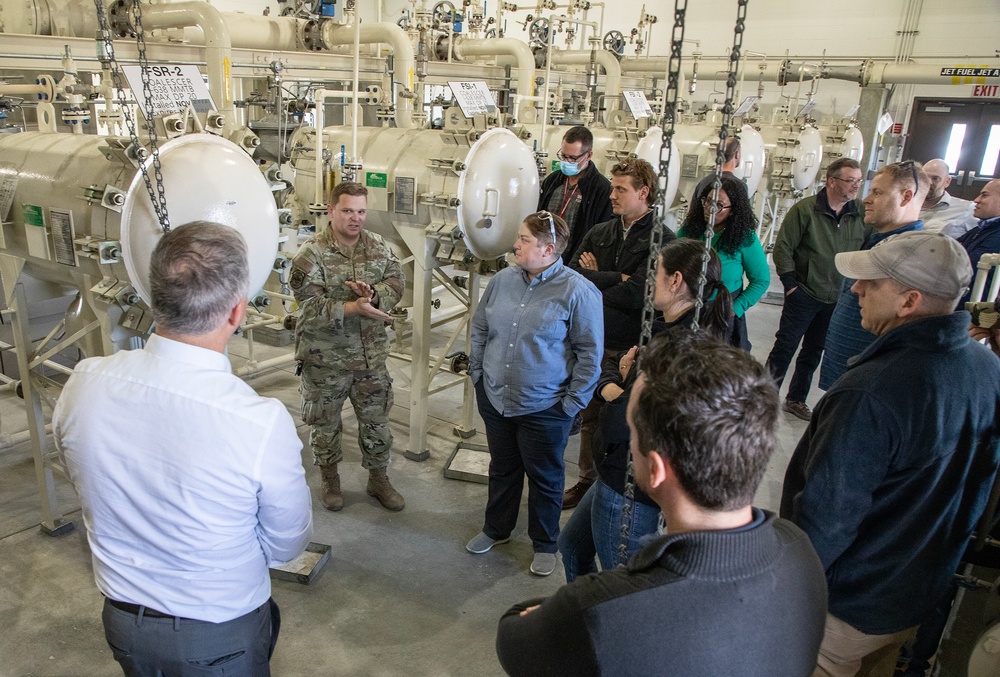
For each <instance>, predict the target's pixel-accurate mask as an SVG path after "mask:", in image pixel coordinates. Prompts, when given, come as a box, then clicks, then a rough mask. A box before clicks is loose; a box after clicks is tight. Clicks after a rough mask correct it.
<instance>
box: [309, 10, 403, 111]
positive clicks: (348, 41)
mask: <svg viewBox="0 0 1000 677" xmlns="http://www.w3.org/2000/svg"><path fill="white" fill-rule="evenodd" d="M353 28H354V27H353V26H351V25H343V24H337V23H334V22H333V21H326V22H324V23H323V28H322V35H323V43H324V44H326V45H327V46H330V47H332V46H334V45H353V44H354V43H355V37H354V30H353ZM348 29H351V30H350V31H349V32H348ZM359 30H360V33H359V34H358V37H357V41H358V42H360V43H361V44H366V45H369V44H378V43H386V44H388V45H389V48H390V49H391V50H392V53H393V57H394V66H393V68H394V70H395V74H394V79H395V80H397V81H398V82H401V84H402V85H403V87H404V88H405V92H406V95H402V94H400V95H398V96H397V97H396V126H397V127H399V128H400V129H413V128H414V127H415V125H414V123H413V100H412V99H411V98H410V96H412V92H413V71H414V69H415V68H416V58H415V57H414V55H413V45H412V44H411V43H410V38H409V37H408V36H407V35H406V31H404V30H403V29H402V28H400V27H399V26H397V25H396V24H393V23H388V22H385V21H383V22H381V23H374V24H361V26H360V29H359Z"/></svg>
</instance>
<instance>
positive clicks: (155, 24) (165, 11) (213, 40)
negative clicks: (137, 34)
mask: <svg viewBox="0 0 1000 677" xmlns="http://www.w3.org/2000/svg"><path fill="white" fill-rule="evenodd" d="M142 23H143V26H144V28H147V29H150V30H155V29H158V28H188V27H197V28H200V29H201V30H202V33H204V35H205V61H206V69H207V71H208V89H209V91H210V92H211V93H212V98H213V99H215V105H216V108H217V109H218V110H219V112H220V113H222V114H223V115H224V116H225V117H226V124H227V125H232V124H234V123H235V122H236V120H235V116H234V110H233V95H232V82H231V73H230V69H231V68H232V63H233V48H232V43H231V42H230V39H229V29H228V28H227V27H226V22H225V20H224V19H223V17H222V12H220V11H219V10H217V9H216V8H215V7H212V6H211V5H210V4H208V3H207V2H172V3H165V4H158V5H147V6H145V7H143V10H142Z"/></svg>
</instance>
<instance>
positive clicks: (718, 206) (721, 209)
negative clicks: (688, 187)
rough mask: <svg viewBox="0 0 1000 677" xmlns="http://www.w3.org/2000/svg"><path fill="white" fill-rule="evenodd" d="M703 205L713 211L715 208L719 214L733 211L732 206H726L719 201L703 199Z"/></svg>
mask: <svg viewBox="0 0 1000 677" xmlns="http://www.w3.org/2000/svg"><path fill="white" fill-rule="evenodd" d="M701 204H702V205H703V206H704V207H705V209H713V208H714V209H715V211H716V213H718V212H724V211H726V210H727V209H732V208H733V206H732V205H724V204H722V203H721V202H719V201H717V200H712V199H710V198H707V197H706V198H703V199H702V201H701Z"/></svg>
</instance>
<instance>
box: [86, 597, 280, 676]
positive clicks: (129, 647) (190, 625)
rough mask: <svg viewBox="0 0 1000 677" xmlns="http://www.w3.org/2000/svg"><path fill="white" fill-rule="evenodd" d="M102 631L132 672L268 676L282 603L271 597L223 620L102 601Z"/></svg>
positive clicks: (143, 674)
mask: <svg viewBox="0 0 1000 677" xmlns="http://www.w3.org/2000/svg"><path fill="white" fill-rule="evenodd" d="M102 619H103V620H104V636H105V638H106V639H107V642H108V646H109V647H111V652H112V653H113V654H114V657H115V660H116V661H118V664H119V665H121V667H122V670H123V671H124V673H125V674H126V675H128V676H129V677H158V676H159V675H164V674H166V675H171V676H181V677H185V676H188V675H190V676H191V677H194V676H195V675H246V676H248V677H270V674H271V668H270V665H269V661H270V658H271V653H272V652H273V651H274V644H275V643H276V641H277V639H278V627H279V626H280V620H279V619H280V615H279V613H278V605H277V604H275V603H274V601H273V600H268V601H267V602H265V603H264V604H262V605H260V606H259V607H257V608H256V609H254V610H253V611H251V612H249V613H247V614H244V615H243V616H240V617H239V618H234V619H233V620H231V621H226V622H224V623H209V622H207V621H198V620H193V619H189V618H174V617H169V618H154V617H151V616H148V615H145V613H142V614H135V613H132V612H130V611H123V610H122V609H118V608H116V607H113V606H111V603H110V602H109V601H108V600H105V602H104V612H103V614H102Z"/></svg>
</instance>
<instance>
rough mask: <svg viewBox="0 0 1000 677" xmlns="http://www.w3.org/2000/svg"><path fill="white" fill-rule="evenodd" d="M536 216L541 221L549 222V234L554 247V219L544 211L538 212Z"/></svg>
mask: <svg viewBox="0 0 1000 677" xmlns="http://www.w3.org/2000/svg"><path fill="white" fill-rule="evenodd" d="M536 216H538V218H540V219H543V220H544V219H548V220H549V234H550V235H551V236H552V244H553V245H554V244H555V243H556V222H555V219H553V218H552V214H550V213H549V212H546V211H541V212H538V214H536Z"/></svg>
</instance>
